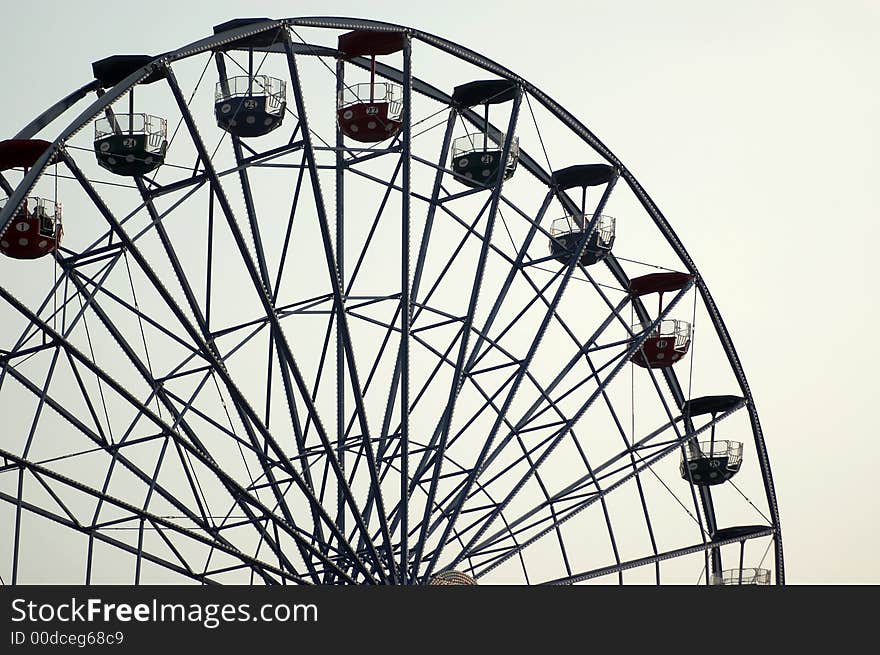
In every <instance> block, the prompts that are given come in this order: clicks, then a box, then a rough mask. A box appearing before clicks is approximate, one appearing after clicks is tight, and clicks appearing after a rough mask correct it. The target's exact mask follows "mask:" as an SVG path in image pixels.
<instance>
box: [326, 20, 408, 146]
mask: <svg viewBox="0 0 880 655" xmlns="http://www.w3.org/2000/svg"><path fill="white" fill-rule="evenodd" d="M405 42H406V35H404V33H403V32H373V31H370V30H355V31H353V32H348V33H347V34H343V35H341V36H340V37H339V52H340V53H341V55H342V57H343V59H351V58H352V57H358V56H369V57H370V81H369V83H363V84H345V85H344V86H343V87H342V88H341V89H340V91H339V96H338V97H337V104H336V120H337V121H338V123H339V129H340V130H341V131H342V133H343V134H345V136H347V137H349V138H350V139H354V140H355V141H360V142H362V143H378V142H379V141H384V140H386V139H390V138H391V137H393V136H395V135H396V134H397V133H398V132H399V131H400V128H401V126H402V125H403V89H402V87H401V86H400V85H399V84H393V83H391V82H379V83H377V82H376V56H377V55H389V54H392V53H394V52H398V51H400V50H403V46H404V44H405Z"/></svg>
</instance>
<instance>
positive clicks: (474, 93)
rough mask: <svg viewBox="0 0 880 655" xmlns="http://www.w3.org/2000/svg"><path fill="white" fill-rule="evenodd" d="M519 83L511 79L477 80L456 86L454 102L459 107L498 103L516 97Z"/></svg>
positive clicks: (453, 95) (453, 93)
mask: <svg viewBox="0 0 880 655" xmlns="http://www.w3.org/2000/svg"><path fill="white" fill-rule="evenodd" d="M516 89H517V85H516V84H515V83H514V82H511V81H510V80H476V81H475V82H468V83H467V84H461V85H459V86H457V87H455V90H454V91H453V92H452V102H453V103H454V104H455V105H457V106H459V107H473V106H474V105H496V104H498V103H499V102H507V101H508V100H513V99H514V98H515V97H516Z"/></svg>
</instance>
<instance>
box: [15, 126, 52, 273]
mask: <svg viewBox="0 0 880 655" xmlns="http://www.w3.org/2000/svg"><path fill="white" fill-rule="evenodd" d="M51 147H52V144H51V143H49V142H48V141H42V140H40V139H11V140H8V141H0V170H8V169H10V168H23V169H25V171H26V170H27V169H28V168H30V167H31V166H33V165H34V164H35V163H36V162H37V160H38V159H39V158H40V157H41V156H42V155H43V154H44V153H45V152H46V150H47V149H48V148H51ZM50 163H53V162H52V160H50ZM0 209H2V206H0ZM61 234H62V229H61V205H60V204H58V203H56V202H52V201H50V200H45V199H43V198H37V197H35V196H28V197H27V198H25V199H24V201H23V202H22V204H21V206H20V207H19V208H18V209H17V211H16V212H15V214H13V216H12V217H11V218H10V220H9V221H8V222H7V224H6V226H5V227H4V228H3V229H2V230H0V252H2V253H3V254H4V255H6V256H8V257H12V258H14V259H37V258H38V257H42V256H43V255H47V254H49V253H50V252H52V251H53V250H55V249H56V248H57V247H58V244H59V243H60V241H61Z"/></svg>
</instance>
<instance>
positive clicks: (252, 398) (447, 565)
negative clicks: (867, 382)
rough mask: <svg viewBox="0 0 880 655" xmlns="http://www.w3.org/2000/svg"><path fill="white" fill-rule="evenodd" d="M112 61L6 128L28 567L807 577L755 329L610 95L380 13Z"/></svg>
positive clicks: (10, 526) (15, 421) (1, 462)
mask: <svg viewBox="0 0 880 655" xmlns="http://www.w3.org/2000/svg"><path fill="white" fill-rule="evenodd" d="M91 73H92V75H91V77H90V81H88V82H87V83H86V84H84V85H83V86H82V87H80V88H78V89H77V90H75V91H74V92H73V93H71V94H70V95H68V96H66V97H64V98H63V99H62V100H60V101H59V102H58V103H56V104H55V105H53V106H52V107H51V108H49V109H48V110H47V111H45V112H44V113H43V114H41V115H40V116H38V117H37V118H35V119H34V120H33V121H32V122H31V123H30V124H29V125H27V126H25V127H24V128H23V129H21V131H19V132H18V133H17V134H15V135H14V136H13V137H12V138H10V139H8V140H6V141H3V142H0V170H2V174H0V186H2V189H3V192H4V194H5V196H6V198H5V200H2V201H0V204H2V211H0V252H2V254H3V255H5V256H4V257H2V258H0V260H2V261H0V280H2V286H0V306H2V308H3V316H4V320H3V322H2V328H0V411H2V413H3V424H4V428H3V431H2V433H0V500H2V503H0V524H2V525H3V526H4V529H3V530H2V532H0V534H2V536H0V578H2V580H3V582H5V583H12V584H16V583H18V584H21V583H28V582H70V583H78V584H82V583H87V584H91V583H122V584H131V583H136V584H149V583H179V582H186V581H194V582H197V583H260V584H290V583H306V584H343V583H357V584H373V583H377V584H483V583H490V584H491V583H514V584H541V583H550V584H575V583H581V582H587V581H597V582H611V583H624V582H627V583H629V582H633V583H651V584H653V583H658V584H659V583H679V584H695V583H699V584H767V583H770V582H774V583H777V584H781V583H783V582H784V569H783V552H782V538H781V531H780V524H779V513H778V507H777V502H776V495H775V490H774V486H773V480H772V475H771V470H770V464H769V459H768V455H767V450H766V447H765V442H764V437H763V434H762V431H761V426H760V423H759V420H758V414H757V410H756V407H755V402H754V399H753V398H752V395H751V392H750V390H749V386H748V383H747V381H746V377H745V374H744V371H743V368H742V366H741V364H740V360H739V357H738V355H737V352H736V350H735V349H734V345H733V342H732V340H731V338H730V335H729V333H728V330H727V328H726V327H725V324H724V322H723V320H722V317H721V315H720V313H719V311H718V308H717V307H716V305H715V302H714V300H713V298H712V296H711V295H710V293H709V289H708V287H707V282H706V280H705V279H704V278H703V277H702V276H701V275H700V273H699V271H698V269H697V266H696V264H695V263H694V262H693V261H692V260H691V258H690V256H689V255H688V253H687V251H686V250H685V248H684V246H683V245H682V243H681V241H680V240H679V238H678V236H677V235H676V233H675V232H674V231H673V229H672V226H671V224H670V223H669V222H668V221H667V220H666V219H665V217H664V216H663V214H662V213H661V212H660V210H659V209H658V208H657V206H656V205H655V204H654V203H653V201H652V200H651V199H650V197H649V196H648V194H647V193H646V192H645V190H644V189H643V188H642V186H641V185H640V184H639V182H638V181H636V179H635V177H634V176H633V175H632V173H631V172H630V171H629V169H628V168H627V167H626V166H625V165H624V164H623V163H622V162H621V161H619V160H618V159H617V158H616V157H615V155H614V154H613V153H612V152H611V151H610V150H609V149H608V148H607V147H606V146H605V145H604V144H603V143H602V142H601V141H599V139H598V138H596V136H594V134H593V133H592V132H591V131H590V130H588V129H587V128H586V127H585V126H584V124H583V123H581V122H580V120H579V119H578V118H576V116H577V115H579V114H581V113H582V112H580V111H577V110H575V111H574V112H572V113H569V112H568V111H566V110H565V109H563V108H562V107H561V106H560V105H558V104H557V103H556V102H555V101H553V100H552V99H551V98H549V97H548V96H547V95H545V94H544V93H542V92H541V91H540V90H539V89H538V88H537V87H535V86H533V85H532V84H530V83H529V82H527V81H526V80H524V79H522V78H521V77H519V76H517V75H516V74H514V73H513V72H511V71H509V70H507V69H506V68H504V67H502V66H500V65H498V64H497V63H495V62H493V61H492V60H490V59H487V58H486V57H484V56H482V55H479V54H477V53H475V52H473V51H471V50H469V49H467V48H465V47H463V46H460V45H457V44H455V43H452V42H450V41H448V40H444V39H442V38H438V37H436V36H433V35H431V34H428V33H425V32H422V31H420V30H417V29H411V28H408V27H403V26H399V25H392V24H387V23H380V22H375V21H368V20H359V19H350V18H293V19H285V20H268V19H241V20H233V21H230V22H228V23H224V24H222V25H218V26H216V27H215V28H214V34H213V35H212V36H209V37H207V38H204V39H201V40H198V41H195V42H194V43H192V44H189V45H186V46H184V47H182V48H180V49H177V50H174V51H172V52H168V53H165V54H163V55H159V56H154V55H130V54H125V55H116V56H112V57H108V58H106V59H103V60H101V61H99V62H95V63H94V64H93V65H92V71H91ZM62 207H63V215H62ZM706 220H711V217H707V218H706ZM62 221H63V229H62Z"/></svg>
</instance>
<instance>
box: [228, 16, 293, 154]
mask: <svg viewBox="0 0 880 655" xmlns="http://www.w3.org/2000/svg"><path fill="white" fill-rule="evenodd" d="M267 20H268V19H265V18H240V19H236V20H232V21H228V22H226V23H221V24H220V25H215V26H214V34H221V33H223V32H227V31H229V30H234V29H237V28H241V27H246V26H247V25H249V24H253V23H262V22H265V21H267ZM282 38H283V35H282V30H281V28H279V29H276V30H267V31H264V32H261V33H259V34H256V35H251V36H247V37H243V38H241V39H236V40H234V41H232V42H230V43H229V44H227V45H226V46H225V49H226V50H243V51H245V52H247V75H236V76H232V77H230V76H229V75H228V74H227V71H226V63H225V57H227V56H228V55H226V53H225V52H218V53H217V68H218V70H219V73H220V81H219V82H217V86H216V90H215V92H214V117H215V118H216V119H217V125H218V126H219V127H220V129H222V130H225V131H226V132H229V133H230V134H231V135H233V136H235V137H239V138H245V139H247V138H253V137H258V136H263V135H265V134H268V133H269V132H271V131H272V130H275V129H277V128H279V127H280V126H281V124H282V122H283V121H284V112H285V110H286V109H287V82H285V81H284V80H281V79H278V78H277V77H270V76H269V75H258V74H256V73H255V72H254V51H266V50H269V49H271V48H272V47H273V46H274V45H275V44H276V43H277V42H279V40H280V39H282ZM242 68H243V67H242Z"/></svg>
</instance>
